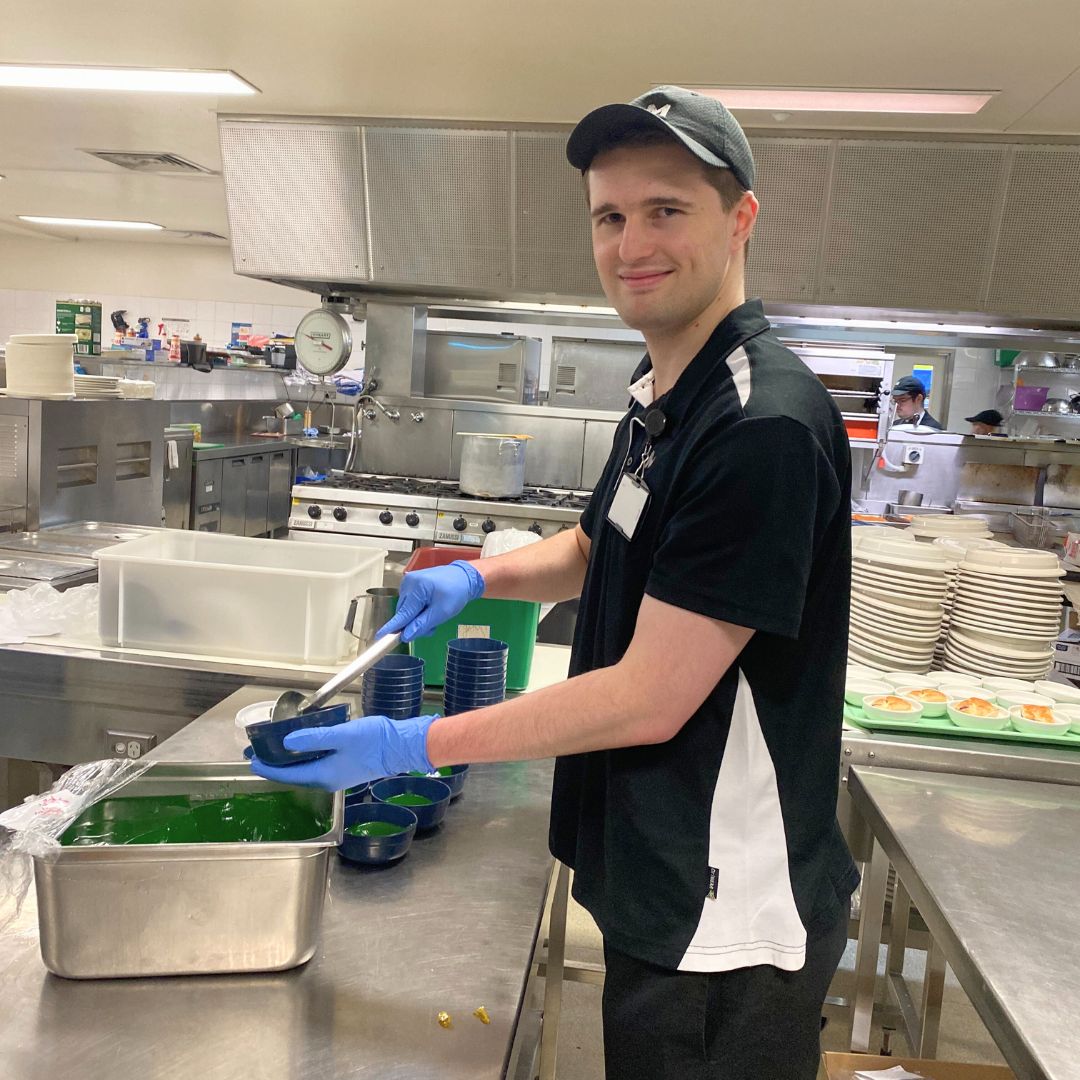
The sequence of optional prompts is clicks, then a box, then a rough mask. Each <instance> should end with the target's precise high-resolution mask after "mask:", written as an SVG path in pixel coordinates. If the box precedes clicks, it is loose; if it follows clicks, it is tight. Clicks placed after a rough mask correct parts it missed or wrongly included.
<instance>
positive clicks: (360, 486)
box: [289, 473, 590, 551]
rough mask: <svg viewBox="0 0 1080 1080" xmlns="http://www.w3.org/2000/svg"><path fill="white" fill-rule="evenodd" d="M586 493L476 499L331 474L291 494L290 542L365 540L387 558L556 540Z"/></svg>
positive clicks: (454, 489)
mask: <svg viewBox="0 0 1080 1080" xmlns="http://www.w3.org/2000/svg"><path fill="white" fill-rule="evenodd" d="M589 495H590V493H589V492H587V491H563V490H557V489H552V488H525V490H524V491H523V492H522V494H521V495H520V496H518V497H517V498H516V499H478V498H475V497H474V496H471V495H465V494H463V493H462V492H461V491H460V489H459V488H458V486H457V484H456V483H455V482H454V481H453V480H424V479H412V478H411V477H407V476H377V475H368V474H363V473H349V474H344V473H342V474H336V475H333V476H331V477H330V478H329V479H327V480H322V481H319V482H318V483H314V484H297V485H296V486H295V487H294V488H293V489H292V513H291V515H290V517H289V534H290V539H297V540H299V539H305V538H312V537H317V538H318V539H330V538H331V537H333V538H337V537H340V538H342V539H346V538H351V539H352V540H353V541H354V542H355V540H356V539H357V538H360V537H365V538H368V539H372V540H377V541H378V543H379V544H380V545H381V546H383V547H386V548H387V549H388V550H390V551H412V550H413V548H415V547H419V546H420V545H422V544H432V543H439V544H461V545H463V546H467V547H481V546H482V545H483V543H484V540H485V538H486V537H487V535H488V534H489V533H492V532H495V530H496V529H528V530H529V531H531V532H534V533H536V534H537V535H538V536H553V535H554V534H555V533H557V532H561V531H562V530H563V529H570V528H573V526H574V525H576V524H577V520H578V518H579V517H581V511H582V510H584V509H585V506H586V504H587V503H588V501H589Z"/></svg>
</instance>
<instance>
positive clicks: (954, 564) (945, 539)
mask: <svg viewBox="0 0 1080 1080" xmlns="http://www.w3.org/2000/svg"><path fill="white" fill-rule="evenodd" d="M933 543H934V547H939V548H941V550H942V551H945V552H948V554H949V559H950V562H949V568H948V569H947V570H946V571H945V580H946V582H947V583H948V590H947V591H946V593H945V604H944V614H943V615H942V619H941V634H940V635H939V637H938V643H937V648H936V649H935V650H934V664H935V666H936V667H939V668H940V667H944V666H945V639H946V637H947V636H948V633H949V623H950V622H951V621H952V609H953V601H954V600H955V599H956V586H957V583H958V582H959V579H960V563H961V562H962V561H963V559H964V557H965V556H966V554H967V552H969V551H974V550H975V549H976V548H979V549H983V550H985V549H986V548H1000V549H1001V550H1006V547H1005V545H1004V544H1003V543H1001V542H1000V541H999V540H987V539H985V538H984V537H981V536H939V537H937V538H936V539H935V540H934V541H933Z"/></svg>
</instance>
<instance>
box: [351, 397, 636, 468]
mask: <svg viewBox="0 0 1080 1080" xmlns="http://www.w3.org/2000/svg"><path fill="white" fill-rule="evenodd" d="M384 404H386V406H387V407H388V408H389V409H393V410H396V411H397V413H398V414H399V418H398V419H397V420H393V419H390V418H388V417H387V416H386V415H384V414H383V413H382V412H380V411H378V410H371V411H370V412H369V413H365V414H364V423H363V429H362V430H363V438H362V439H361V442H360V468H361V469H362V470H363V471H364V472H373V473H388V474H391V475H396V476H422V477H431V478H433V479H437V480H454V479H457V476H458V469H459V466H460V462H461V447H460V445H458V444H459V443H460V442H461V440H460V439H458V438H457V437H456V433H457V432H460V431H488V432H500V431H505V432H513V433H521V434H525V435H532V436H533V438H532V440H531V441H530V442H529V448H528V451H527V453H526V457H525V483H526V484H529V485H532V486H536V487H558V488H575V489H581V488H591V487H593V486H594V485H595V483H596V478H597V477H598V476H599V474H600V469H602V468H603V464H604V462H605V461H606V460H607V455H608V453H609V452H610V450H611V443H612V439H613V438H614V435H615V428H616V426H617V424H618V421H619V419H620V418H621V414H619V413H613V412H594V413H585V412H583V411H577V410H570V409H552V408H529V407H514V406H510V405H497V404H493V403H492V404H480V403H470V402H458V403H451V402H449V401H434V400H432V399H431V398H412V399H408V398H401V399H392V398H387V399H385V400H384ZM416 416H419V417H420V420H419V421H416V420H414V419H413V417H416Z"/></svg>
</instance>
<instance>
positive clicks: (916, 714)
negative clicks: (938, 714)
mask: <svg viewBox="0 0 1080 1080" xmlns="http://www.w3.org/2000/svg"><path fill="white" fill-rule="evenodd" d="M899 696H900V695H899V694H895V693H894V694H888V695H885V694H882V695H881V696H880V697H876V698H875V697H871V696H870V695H867V696H866V697H865V698H863V705H862V707H863V712H864V713H866V715H867V716H868V717H870V719H871V720H900V721H902V722H904V723H909V724H917V723H918V722H919V719H920V717H921V716H922V714H923V707H922V705H920V704H919V703H918V702H917V701H912V700H911V699H910V698H904V699H903V700H904V701H906V702H907V703H908V704H909V705H910V706H911V708H910V709H887V708H879V707H878V706H876V705H875V704H874V702H875V701H881V700H883V699H884V698H885V697H899Z"/></svg>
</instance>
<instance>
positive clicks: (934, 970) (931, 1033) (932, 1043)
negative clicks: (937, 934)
mask: <svg viewBox="0 0 1080 1080" xmlns="http://www.w3.org/2000/svg"><path fill="white" fill-rule="evenodd" d="M944 996H945V954H944V953H943V952H942V951H941V946H940V945H938V943H937V942H936V941H934V939H933V938H931V939H930V948H929V949H927V951H926V976H925V978H924V979H923V992H922V1030H921V1033H920V1035H919V1057H921V1058H933V1057H937V1044H938V1032H939V1031H940V1030H941V1002H942V999H943V998H944Z"/></svg>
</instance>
